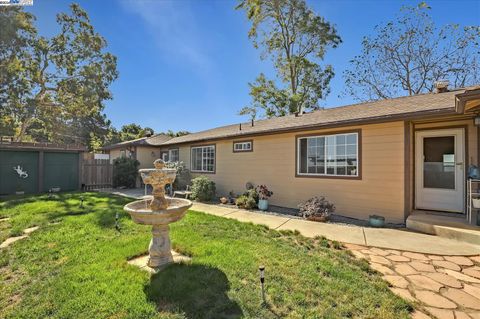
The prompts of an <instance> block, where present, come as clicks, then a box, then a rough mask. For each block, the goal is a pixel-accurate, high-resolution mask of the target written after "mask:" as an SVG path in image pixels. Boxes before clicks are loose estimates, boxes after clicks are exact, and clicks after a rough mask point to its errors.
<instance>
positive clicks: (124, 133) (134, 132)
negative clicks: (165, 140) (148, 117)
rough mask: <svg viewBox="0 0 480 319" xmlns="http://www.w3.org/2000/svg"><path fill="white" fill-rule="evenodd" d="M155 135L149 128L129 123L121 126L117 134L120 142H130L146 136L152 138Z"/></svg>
mask: <svg viewBox="0 0 480 319" xmlns="http://www.w3.org/2000/svg"><path fill="white" fill-rule="evenodd" d="M153 134H155V132H154V130H153V129H151V128H149V127H143V128H142V127H141V126H140V125H138V124H135V123H131V124H127V125H123V126H122V128H121V129H120V131H119V132H118V135H119V138H120V141H122V142H123V141H130V140H134V139H137V138H142V137H146V136H152V135H153Z"/></svg>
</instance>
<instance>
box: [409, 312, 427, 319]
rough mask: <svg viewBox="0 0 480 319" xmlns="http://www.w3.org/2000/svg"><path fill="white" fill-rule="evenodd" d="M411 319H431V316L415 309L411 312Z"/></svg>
mask: <svg viewBox="0 0 480 319" xmlns="http://www.w3.org/2000/svg"><path fill="white" fill-rule="evenodd" d="M412 319H431V317H430V316H427V315H426V314H424V313H423V312H421V311H419V310H415V312H414V313H412Z"/></svg>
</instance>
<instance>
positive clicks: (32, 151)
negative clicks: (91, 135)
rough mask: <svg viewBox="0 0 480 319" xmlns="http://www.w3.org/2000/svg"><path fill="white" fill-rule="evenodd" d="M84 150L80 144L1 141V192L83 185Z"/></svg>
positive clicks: (73, 187)
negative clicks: (81, 176) (81, 183)
mask: <svg viewBox="0 0 480 319" xmlns="http://www.w3.org/2000/svg"><path fill="white" fill-rule="evenodd" d="M84 151H85V148H84V147H82V146H79V145H73V146H72V145H57V144H46V143H19V142H9V143H3V142H1V141H0V195H8V194H15V193H17V192H24V193H25V194H32V193H42V192H47V191H49V190H50V189H52V188H60V190H61V191H72V190H77V189H79V188H80V182H79V180H80V178H79V176H80V171H81V161H82V156H81V153H82V152H84Z"/></svg>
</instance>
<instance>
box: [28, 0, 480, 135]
mask: <svg viewBox="0 0 480 319" xmlns="http://www.w3.org/2000/svg"><path fill="white" fill-rule="evenodd" d="M70 2H71V1H64V0H34V6H33V7H31V8H30V9H29V11H31V12H32V13H34V14H35V15H36V16H37V27H38V29H39V32H40V33H41V34H45V35H51V34H53V33H55V32H57V30H58V29H57V27H56V22H55V14H56V13H58V12H60V11H67V10H68V5H69V3H70ZM77 2H78V3H79V4H80V5H81V6H82V7H83V8H84V9H85V10H86V11H87V12H88V14H89V15H90V19H91V21H92V24H93V25H94V26H95V28H96V30H97V31H98V32H99V33H100V34H102V35H103V36H104V37H105V38H106V39H107V41H108V45H109V47H108V50H109V51H110V52H112V53H113V54H115V55H116V56H117V57H118V70H119V72H120V77H119V78H118V80H117V81H116V82H115V83H114V84H113V85H112V87H111V89H112V92H113V96H114V99H113V100H112V101H108V102H107V108H106V110H105V112H106V113H107V115H108V117H109V118H110V119H111V120H112V122H113V125H114V126H115V127H120V126H121V125H123V124H128V123H132V122H135V123H138V124H140V125H142V126H149V127H151V128H153V129H154V130H155V131H156V132H160V131H166V130H168V129H172V130H174V131H178V130H189V131H191V132H195V131H199V130H203V129H208V128H212V127H215V126H220V125H225V124H232V123H237V122H241V121H246V120H247V119H246V117H241V116H239V115H237V112H238V110H239V109H240V108H242V107H243V106H246V105H248V104H249V102H250V96H249V95H248V91H249V90H248V84H247V83H248V82H252V81H253V80H254V79H255V78H256V76H257V75H258V74H259V73H260V72H264V73H266V74H267V76H268V75H270V76H273V75H274V74H273V73H272V68H271V65H270V62H269V61H268V60H263V61H262V60H261V59H260V51H259V50H256V49H254V48H253V45H252V43H251V41H250V40H249V39H248V37H247V33H248V29H249V22H248V20H247V19H246V17H245V14H244V12H242V11H238V10H235V9H234V8H235V5H236V1H227V0H224V1H213V0H192V1H187V0H176V1H166V0H96V1H93V0H89V1H87V0H79V1H77ZM418 2H419V1H393V0H390V1H380V0H376V1H373V0H372V1H361V0H336V1H335V0H328V1H324V0H322V1H320V0H316V1H308V3H309V4H310V6H311V7H312V8H313V9H314V10H315V11H316V13H318V14H319V15H321V16H323V17H325V18H326V19H327V20H328V21H330V22H331V23H333V24H335V25H336V28H337V30H338V33H339V34H340V36H341V37H342V40H343V43H342V44H341V45H340V46H339V47H338V48H337V49H331V50H330V51H328V53H327V56H326V59H325V63H329V64H332V65H333V67H334V69H335V73H336V76H335V78H334V79H333V81H332V82H331V93H330V95H329V96H328V97H327V98H326V100H325V101H320V104H321V105H322V106H325V107H333V106H339V105H345V104H350V103H353V102H354V101H353V100H352V99H351V98H349V97H346V96H339V95H341V93H342V90H343V84H344V81H343V78H342V71H343V70H345V69H346V68H347V66H348V61H349V60H350V59H351V58H353V56H355V55H356V54H358V53H359V52H360V49H361V46H360V44H361V40H362V37H363V36H365V35H370V34H371V33H372V32H373V28H374V26H375V25H377V24H381V23H383V22H385V21H388V20H390V19H392V18H393V17H394V16H395V14H396V13H397V12H398V11H399V9H400V7H401V6H402V5H404V4H408V5H416V4H417V3H418ZM427 2H428V4H429V5H430V6H431V7H432V10H431V15H432V17H433V18H434V20H435V22H436V23H437V25H443V24H447V23H460V24H461V25H479V24H480V1H478V0H469V1H461V0H456V1H427Z"/></svg>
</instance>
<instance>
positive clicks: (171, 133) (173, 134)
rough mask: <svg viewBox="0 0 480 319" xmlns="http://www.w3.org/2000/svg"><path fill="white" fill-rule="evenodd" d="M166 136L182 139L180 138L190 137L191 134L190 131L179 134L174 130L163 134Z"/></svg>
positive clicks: (179, 132)
mask: <svg viewBox="0 0 480 319" xmlns="http://www.w3.org/2000/svg"><path fill="white" fill-rule="evenodd" d="M163 134H165V135H168V136H170V137H180V136H183V135H188V134H190V132H189V131H178V132H176V133H175V132H174V131H172V130H168V131H167V132H166V133H163Z"/></svg>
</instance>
